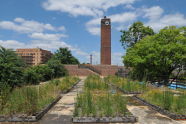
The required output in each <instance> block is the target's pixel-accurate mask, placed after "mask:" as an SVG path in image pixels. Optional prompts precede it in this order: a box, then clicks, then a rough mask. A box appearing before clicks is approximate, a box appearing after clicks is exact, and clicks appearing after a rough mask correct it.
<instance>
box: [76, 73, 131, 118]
mask: <svg viewBox="0 0 186 124" xmlns="http://www.w3.org/2000/svg"><path fill="white" fill-rule="evenodd" d="M126 103H127V99H126V97H124V96H122V95H121V94H120V93H118V92H117V93H115V94H112V93H111V92H110V88H109V86H108V85H107V84H106V83H105V82H104V81H103V80H102V79H101V78H100V77H99V76H96V75H91V76H89V77H88V78H87V79H86V80H85V85H84V91H83V92H82V93H80V94H78V95H77V98H76V105H75V111H74V116H75V117H116V116H120V117H121V116H125V115H129V112H128V110H127V108H126Z"/></svg>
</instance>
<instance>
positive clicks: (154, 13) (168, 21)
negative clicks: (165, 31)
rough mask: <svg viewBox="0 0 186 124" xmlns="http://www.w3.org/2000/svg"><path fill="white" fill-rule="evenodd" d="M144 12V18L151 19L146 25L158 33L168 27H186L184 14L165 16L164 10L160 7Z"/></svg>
mask: <svg viewBox="0 0 186 124" xmlns="http://www.w3.org/2000/svg"><path fill="white" fill-rule="evenodd" d="M144 10H145V11H144V14H145V16H144V17H145V18H148V19H149V20H148V21H147V22H146V23H145V25H148V26H150V27H152V28H153V29H154V30H155V31H156V32H157V31H159V30H160V29H162V28H164V27H166V26H172V25H173V26H185V25H186V17H185V16H184V15H183V14H180V13H176V14H164V13H163V12H164V10H163V9H162V8H161V7H159V6H155V7H151V8H147V9H144Z"/></svg>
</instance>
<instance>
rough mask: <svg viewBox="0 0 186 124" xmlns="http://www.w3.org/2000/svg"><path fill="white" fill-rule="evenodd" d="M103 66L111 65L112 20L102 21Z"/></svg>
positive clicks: (104, 19)
mask: <svg viewBox="0 0 186 124" xmlns="http://www.w3.org/2000/svg"><path fill="white" fill-rule="evenodd" d="M101 65H111V20H110V19H109V18H107V17H106V16H105V17H104V18H103V19H101Z"/></svg>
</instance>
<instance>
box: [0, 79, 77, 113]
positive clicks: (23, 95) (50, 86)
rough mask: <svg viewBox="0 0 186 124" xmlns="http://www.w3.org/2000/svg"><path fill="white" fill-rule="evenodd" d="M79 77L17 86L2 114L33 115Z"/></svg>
mask: <svg viewBox="0 0 186 124" xmlns="http://www.w3.org/2000/svg"><path fill="white" fill-rule="evenodd" d="M78 80H79V79H78V78H76V77H65V78H63V79H54V80H51V81H49V82H48V83H45V84H41V85H37V86H32V85H31V86H24V87H21V88H15V89H14V90H13V91H12V92H11V93H10V94H9V96H8V99H7V102H6V105H5V106H4V107H3V109H2V110H1V111H0V115H15V114H16V115H19V114H21V115H22V114H24V115H33V114H35V113H36V112H39V111H40V110H42V109H43V108H44V107H46V106H47V105H48V104H50V103H51V102H52V101H53V100H54V99H55V98H56V97H57V96H58V95H59V94H60V92H61V91H65V90H67V89H69V88H70V87H71V86H72V85H73V84H75V83H76V82H77V81H78Z"/></svg>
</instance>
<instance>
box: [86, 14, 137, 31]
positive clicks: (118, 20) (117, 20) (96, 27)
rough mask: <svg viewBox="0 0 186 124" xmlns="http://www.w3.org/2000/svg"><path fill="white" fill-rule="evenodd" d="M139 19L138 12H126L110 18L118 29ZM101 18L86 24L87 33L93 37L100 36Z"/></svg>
mask: <svg viewBox="0 0 186 124" xmlns="http://www.w3.org/2000/svg"><path fill="white" fill-rule="evenodd" d="M137 17H138V15H137V13H136V12H124V13H120V14H114V15H110V16H108V18H110V19H111V22H112V26H113V24H116V25H117V27H115V28H116V29H118V28H120V27H121V26H123V25H125V24H126V23H128V22H131V21H134V20H135V19H136V18H137ZM100 22H101V18H95V19H92V20H90V21H89V22H87V23H86V28H87V31H88V32H89V33H91V34H93V35H100Z"/></svg>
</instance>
